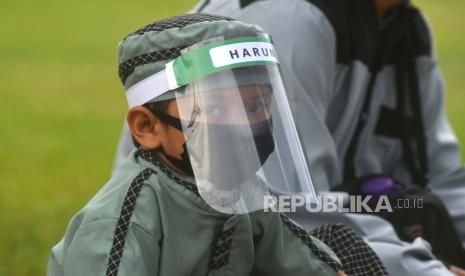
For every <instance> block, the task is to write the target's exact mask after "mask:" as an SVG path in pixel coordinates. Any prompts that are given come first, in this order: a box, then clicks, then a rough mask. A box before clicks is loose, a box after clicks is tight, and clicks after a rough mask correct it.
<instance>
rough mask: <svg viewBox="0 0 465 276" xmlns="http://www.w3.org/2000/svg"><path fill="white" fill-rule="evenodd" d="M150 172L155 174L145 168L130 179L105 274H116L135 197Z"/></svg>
mask: <svg viewBox="0 0 465 276" xmlns="http://www.w3.org/2000/svg"><path fill="white" fill-rule="evenodd" d="M152 174H156V172H155V171H154V170H152V169H145V170H143V171H142V172H140V173H139V174H138V175H137V176H136V178H135V179H134V180H133V181H132V183H131V186H130V187H129V189H128V192H127V193H126V197H125V198H124V201H123V206H122V207H121V213H120V217H119V219H118V224H117V225H116V230H115V235H114V237H113V246H112V247H111V251H110V257H109V258H108V265H107V272H106V275H107V276H116V275H117V274H118V268H119V264H120V262H121V257H122V256H123V249H124V244H125V243H126V235H127V233H128V227H129V222H130V220H131V216H132V213H133V212H134V208H135V206H136V202H137V198H138V197H139V194H140V191H141V189H142V185H143V184H144V182H145V181H146V180H147V179H148V178H149V177H150V176H151V175H152Z"/></svg>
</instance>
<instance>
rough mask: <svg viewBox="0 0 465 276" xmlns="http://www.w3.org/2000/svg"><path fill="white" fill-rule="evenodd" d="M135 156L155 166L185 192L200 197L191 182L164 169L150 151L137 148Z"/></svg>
mask: <svg viewBox="0 0 465 276" xmlns="http://www.w3.org/2000/svg"><path fill="white" fill-rule="evenodd" d="M136 155H138V156H140V157H141V158H142V159H144V160H145V161H147V162H149V163H152V164H153V165H155V166H156V167H157V168H159V169H160V170H161V171H162V172H163V173H164V174H166V176H168V177H169V178H170V179H172V180H173V181H174V182H176V183H177V184H179V185H181V186H183V187H184V188H186V189H187V190H189V191H191V192H193V193H194V194H196V195H198V196H200V194H199V190H198V188H197V185H196V184H195V183H193V182H190V181H186V180H182V179H181V178H179V177H178V176H176V175H175V174H174V173H173V172H172V171H171V169H169V168H168V167H166V166H165V165H164V164H163V163H162V162H161V161H160V160H159V159H158V158H157V157H156V156H155V155H154V154H153V153H152V152H151V151H150V150H146V149H143V148H139V149H138V150H137V153H136Z"/></svg>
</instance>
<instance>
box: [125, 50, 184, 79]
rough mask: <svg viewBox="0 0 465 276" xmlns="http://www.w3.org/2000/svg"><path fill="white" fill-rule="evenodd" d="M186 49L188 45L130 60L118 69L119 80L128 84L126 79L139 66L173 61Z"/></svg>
mask: <svg viewBox="0 0 465 276" xmlns="http://www.w3.org/2000/svg"><path fill="white" fill-rule="evenodd" d="M186 47H187V45H186V46H181V47H175V48H170V49H165V50H161V51H156V52H152V53H147V54H143V55H140V56H137V57H133V58H131V59H128V60H127V61H125V62H123V63H121V64H120V65H119V67H118V75H119V78H120V79H121V81H122V82H123V84H124V83H125V82H126V79H127V78H128V77H129V75H131V74H132V73H133V72H134V70H135V69H136V67H137V66H140V65H144V64H149V63H153V62H157V61H163V60H171V59H173V58H176V57H178V56H179V55H180V54H181V49H184V48H186Z"/></svg>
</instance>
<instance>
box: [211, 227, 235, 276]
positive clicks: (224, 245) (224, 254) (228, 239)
mask: <svg viewBox="0 0 465 276" xmlns="http://www.w3.org/2000/svg"><path fill="white" fill-rule="evenodd" d="M234 229H235V227H232V228H230V229H228V230H222V229H220V230H219V231H218V232H217V234H216V237H215V239H214V243H213V250H212V253H213V254H212V255H211V257H210V269H211V270H213V269H219V268H221V267H223V266H225V265H226V264H227V263H228V261H229V252H230V250H231V244H232V239H233V233H234Z"/></svg>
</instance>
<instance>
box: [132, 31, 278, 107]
mask: <svg viewBox="0 0 465 276" xmlns="http://www.w3.org/2000/svg"><path fill="white" fill-rule="evenodd" d="M278 64H279V63H278V60H277V58H276V52H275V50H274V46H273V44H272V42H271V40H270V39H269V38H268V37H241V38H234V39H228V40H222V41H216V42H212V43H209V44H206V45H204V46H201V47H199V48H195V49H192V50H189V51H187V52H186V53H184V54H183V55H181V56H179V57H177V58H176V59H174V60H172V61H171V62H168V63H167V64H166V69H165V70H163V71H161V72H158V73H156V74H154V75H152V76H150V77H148V78H146V79H144V80H142V81H141V82H139V83H137V84H135V85H133V86H132V87H131V88H129V89H128V90H127V91H126V96H127V98H128V103H129V107H133V106H137V105H142V104H144V103H146V102H148V101H150V100H152V99H154V98H156V97H158V96H160V95H162V94H164V93H166V92H168V91H171V90H174V89H177V88H179V87H180V86H183V85H187V84H189V83H191V82H192V81H195V80H198V79H200V78H203V77H206V76H208V75H211V74H214V73H218V72H222V71H226V70H231V69H234V68H239V67H245V66H253V65H278Z"/></svg>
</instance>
